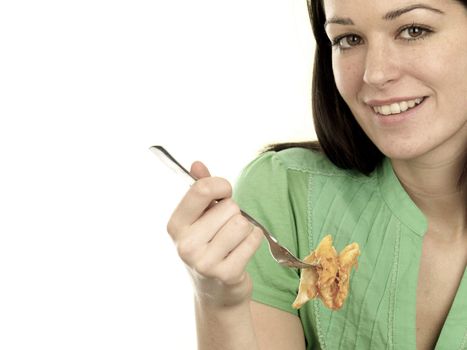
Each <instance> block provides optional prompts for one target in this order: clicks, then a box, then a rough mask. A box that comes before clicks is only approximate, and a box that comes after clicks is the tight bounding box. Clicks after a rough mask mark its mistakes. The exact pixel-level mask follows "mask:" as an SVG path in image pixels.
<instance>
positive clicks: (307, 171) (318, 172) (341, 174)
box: [281, 162, 375, 183]
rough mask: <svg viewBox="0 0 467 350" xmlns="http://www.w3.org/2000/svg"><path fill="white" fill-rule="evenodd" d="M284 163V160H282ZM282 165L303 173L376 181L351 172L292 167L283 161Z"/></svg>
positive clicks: (359, 180) (360, 180)
mask: <svg viewBox="0 0 467 350" xmlns="http://www.w3.org/2000/svg"><path fill="white" fill-rule="evenodd" d="M281 163H282V162H281ZM282 165H283V166H284V167H285V168H286V169H287V170H293V171H300V172H302V173H309V174H313V175H322V176H330V177H350V178H352V179H353V180H356V181H358V182H364V183H367V182H373V181H375V179H374V178H371V177H369V178H363V177H359V176H355V175H352V174H350V173H337V172H324V171H321V170H315V169H306V168H298V167H292V166H288V165H285V164H283V163H282Z"/></svg>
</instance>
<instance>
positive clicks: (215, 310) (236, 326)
mask: <svg viewBox="0 0 467 350" xmlns="http://www.w3.org/2000/svg"><path fill="white" fill-rule="evenodd" d="M195 309H196V324H197V333H198V349H199V350H218V349H222V350H237V349H239V350H245V349H248V350H255V349H259V348H258V344H257V341H256V336H255V332H254V327H253V320H252V317H251V310H250V303H249V301H245V302H244V303H241V304H238V305H235V306H229V307H219V306H212V305H207V304H205V303H202V302H201V301H200V300H195Z"/></svg>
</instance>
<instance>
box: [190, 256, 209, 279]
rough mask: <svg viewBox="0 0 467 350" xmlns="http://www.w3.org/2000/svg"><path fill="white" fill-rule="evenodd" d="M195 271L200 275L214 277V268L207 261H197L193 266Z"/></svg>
mask: <svg viewBox="0 0 467 350" xmlns="http://www.w3.org/2000/svg"><path fill="white" fill-rule="evenodd" d="M193 270H194V271H195V272H196V273H198V274H199V275H202V276H205V277H212V273H211V270H212V266H211V264H210V263H209V262H208V261H207V260H206V259H202V260H199V261H197V262H196V263H195V264H194V266H193Z"/></svg>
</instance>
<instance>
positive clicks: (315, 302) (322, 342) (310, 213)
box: [307, 173, 326, 350]
mask: <svg viewBox="0 0 467 350" xmlns="http://www.w3.org/2000/svg"><path fill="white" fill-rule="evenodd" d="M311 175H312V174H311V173H309V175H308V200H307V205H308V242H309V247H308V249H309V250H310V251H311V249H313V247H314V237H313V225H312V224H313V201H312V198H311V197H312V196H311V194H312V189H313V176H311ZM313 310H314V312H315V320H316V332H317V334H318V343H319V344H320V345H321V349H322V350H326V341H325V339H324V334H323V330H322V328H321V319H320V313H319V299H315V300H313Z"/></svg>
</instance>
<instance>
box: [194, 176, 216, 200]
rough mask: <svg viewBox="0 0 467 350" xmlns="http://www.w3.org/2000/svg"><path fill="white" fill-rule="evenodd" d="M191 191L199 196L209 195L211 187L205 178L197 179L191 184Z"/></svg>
mask: <svg viewBox="0 0 467 350" xmlns="http://www.w3.org/2000/svg"><path fill="white" fill-rule="evenodd" d="M192 191H193V192H194V193H195V194H196V195H198V196H201V197H210V196H211V195H212V192H213V190H212V188H211V186H210V184H209V182H208V181H207V180H206V179H199V180H198V181H196V182H195V183H194V184H193V186H192Z"/></svg>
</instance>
